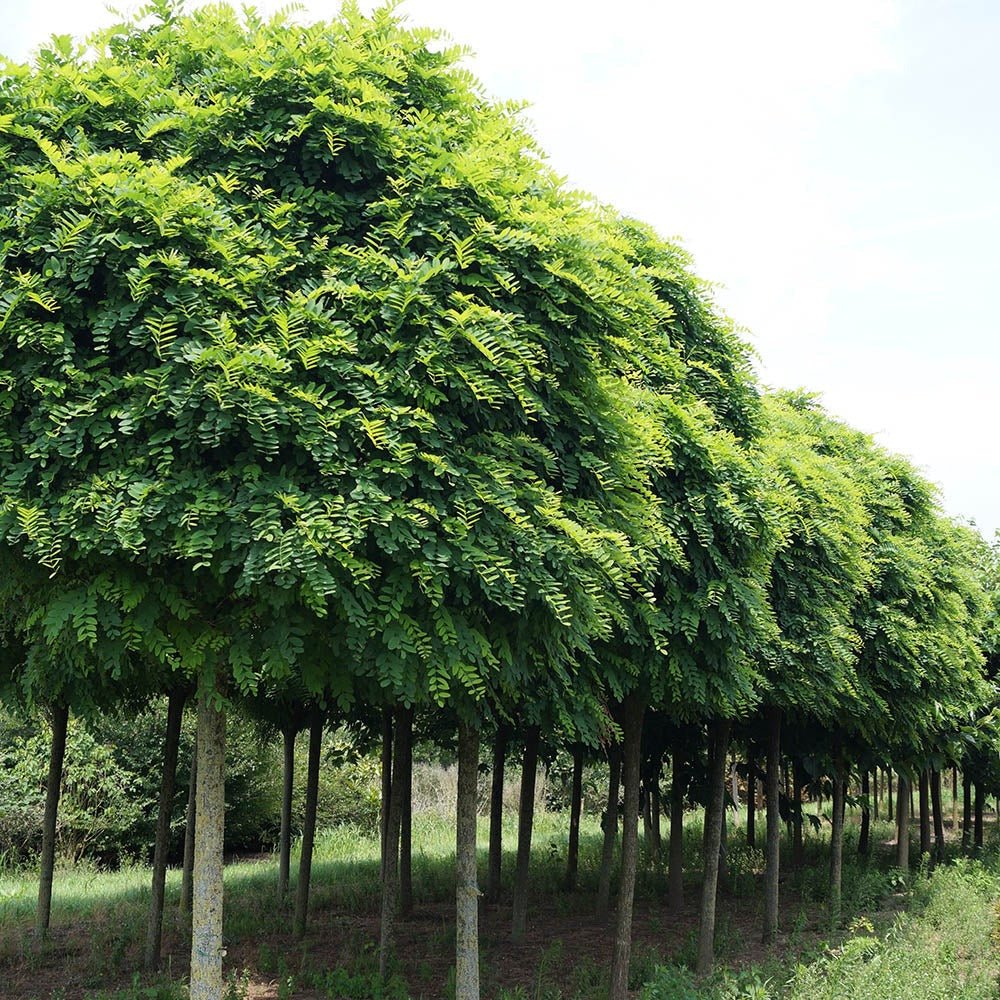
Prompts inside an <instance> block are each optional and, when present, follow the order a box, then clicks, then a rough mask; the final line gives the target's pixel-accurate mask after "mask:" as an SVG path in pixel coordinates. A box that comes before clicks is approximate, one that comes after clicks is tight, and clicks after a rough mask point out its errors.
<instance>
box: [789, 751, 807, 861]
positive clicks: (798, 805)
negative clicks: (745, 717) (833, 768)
mask: <svg viewBox="0 0 1000 1000" xmlns="http://www.w3.org/2000/svg"><path fill="white" fill-rule="evenodd" d="M802 785H803V781H802V765H801V763H798V762H796V763H794V764H793V765H792V801H791V802H790V803H789V807H790V808H789V813H790V815H791V819H792V867H793V868H795V869H796V870H798V869H800V868H801V867H802V866H803V864H805V860H806V845H805V841H804V839H803V835H802Z"/></svg>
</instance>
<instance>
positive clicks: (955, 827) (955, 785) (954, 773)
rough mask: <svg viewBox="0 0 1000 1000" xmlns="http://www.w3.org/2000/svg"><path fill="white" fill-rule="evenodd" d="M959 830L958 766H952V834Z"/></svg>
mask: <svg viewBox="0 0 1000 1000" xmlns="http://www.w3.org/2000/svg"><path fill="white" fill-rule="evenodd" d="M957 832H958V767H957V766H956V765H954V764H953V765H952V768H951V835H952V837H954V836H955V835H956V834H957Z"/></svg>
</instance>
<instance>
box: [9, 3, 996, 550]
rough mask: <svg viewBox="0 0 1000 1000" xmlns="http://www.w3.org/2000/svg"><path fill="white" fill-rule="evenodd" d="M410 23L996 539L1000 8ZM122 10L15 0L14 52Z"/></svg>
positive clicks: (307, 12) (548, 13) (449, 17)
mask: <svg viewBox="0 0 1000 1000" xmlns="http://www.w3.org/2000/svg"><path fill="white" fill-rule="evenodd" d="M118 6H119V7H122V8H124V7H127V5H126V4H118ZM258 6H259V7H260V8H261V9H264V10H273V9H275V8H277V7H280V6H284V5H283V4H280V3H273V2H263V3H260V4H258ZM365 6H371V5H370V4H366V5H365ZM303 8H304V10H303V13H302V14H301V15H300V16H302V17H308V18H315V17H323V16H331V15H332V14H333V13H334V12H335V11H336V9H337V4H335V3H316V2H312V3H306V4H304V5H303ZM402 10H403V12H404V13H405V14H406V15H407V16H408V18H409V19H410V21H411V22H412V23H414V24H421V25H424V24H426V25H432V26H435V27H443V28H446V29H447V30H448V31H449V32H450V33H451V35H452V36H453V37H454V39H455V40H456V41H458V42H461V43H463V44H467V45H468V46H469V47H470V48H471V49H472V50H473V51H474V55H473V56H471V57H470V60H469V65H470V67H471V68H472V69H473V70H474V71H475V72H476V73H477V74H478V75H479V77H480V78H481V79H482V80H483V81H484V83H485V84H486V87H487V89H488V90H489V91H490V92H491V93H493V94H494V95H496V96H497V97H514V98H522V99H526V100H528V101H529V102H530V103H531V108H530V110H529V111H528V116H529V118H530V120H531V122H532V127H533V130H534V132H535V134H536V136H537V137H538V139H539V141H540V142H541V145H542V146H543V147H544V148H545V149H546V150H547V151H548V153H549V155H550V159H551V163H552V165H553V166H554V167H555V169H556V170H558V171H559V172H560V173H561V174H564V175H566V176H567V177H568V179H569V181H570V182H571V183H572V185H573V186H575V187H582V188H585V189H586V190H589V191H591V192H593V193H594V194H595V195H596V196H597V197H599V198H600V199H601V200H603V201H607V202H611V203H613V204H614V205H616V206H617V207H618V208H620V209H622V210H623V211H626V212H628V213H630V214H632V215H635V216H637V217H640V218H642V219H645V220H646V221H648V222H650V223H652V224H653V225H655V226H656V227H657V228H658V229H659V230H660V231H661V232H662V233H663V234H665V235H671V236H679V237H680V238H681V239H682V240H683V242H684V243H685V244H686V246H687V247H688V248H689V249H690V250H691V251H692V252H693V254H694V255H695V259H696V265H697V270H698V272H699V274H701V275H702V276H703V277H706V278H709V279H710V280H712V281H715V282H718V283H719V285H720V286H721V287H720V288H719V292H718V301H719V303H720V305H721V306H722V308H724V309H725V310H726V312H728V313H729V314H730V315H731V316H732V317H733V318H734V319H735V320H736V321H737V322H738V323H739V324H740V325H741V326H742V327H744V328H745V329H746V331H747V335H748V336H749V338H750V340H751V341H752V343H753V344H754V347H755V349H756V350H757V352H758V353H759V355H760V364H759V368H760V372H761V377H762V378H763V380H764V381H765V382H766V383H767V384H769V385H775V386H805V387H807V388H809V389H812V390H816V391H818V392H820V393H821V394H822V395H823V398H824V400H825V402H826V405H827V407H828V408H829V409H830V410H831V411H832V412H833V413H835V414H837V415H838V416H841V417H843V418H844V419H846V420H848V421H850V422H851V423H853V424H854V425H856V426H857V427H860V428H862V429H863V430H866V431H869V432H872V433H874V434H876V436H877V437H878V439H879V440H880V441H881V442H882V443H884V444H885V445H887V446H888V447H890V448H893V449H894V450H897V451H901V452H903V453H905V454H907V455H909V456H910V457H911V458H913V459H914V460H915V461H916V462H917V463H918V464H919V465H920V466H922V467H923V468H924V469H925V470H926V472H927V473H928V474H929V475H930V477H931V478H932V479H933V480H934V481H935V482H937V483H938V484H940V486H941V488H942V490H943V495H944V502H945V506H946V508H947V509H948V510H949V511H950V512H952V513H954V514H956V515H958V516H961V517H966V518H973V519H975V520H976V522H977V523H978V524H979V526H980V528H981V529H982V530H983V531H984V533H987V534H992V532H993V531H994V530H995V529H997V528H1000V512H998V509H997V508H998V501H1000V448H998V447H997V446H996V439H997V436H998V431H1000V428H998V424H1000V421H998V420H997V417H996V408H997V403H998V396H1000V393H998V387H997V381H998V378H997V377H998V375H1000V338H998V332H1000V331H998V326H1000V321H998V306H997V305H996V304H995V302H994V299H996V298H997V293H996V285H997V276H998V274H1000V240H998V236H1000V184H998V179H1000V177H998V171H1000V129H998V128H997V111H996V107H995V102H996V95H997V94H998V93H1000V60H998V59H997V58H996V51H997V48H998V45H1000V4H997V3H996V2H995V0H906V2H905V3H904V2H902V0H899V2H897V0H840V2H839V3H837V4H818V3H811V2H805V0H760V2H757V3H749V2H747V0H699V2H695V3H692V2H690V0H684V2H681V0H646V2H642V0H617V2H615V3H608V2H606V0H605V2H602V3H599V4H598V3H588V2H581V0H576V2H572V0H504V2H503V3H500V2H486V0H407V2H405V3H404V4H403V7H402ZM110 19H111V18H110V15H109V14H108V13H106V11H105V10H104V5H103V3H102V2H100V0H72V2H66V0H18V2H16V3H15V2H13V0H0V52H3V53H4V54H6V55H9V56H13V57H15V58H24V57H25V56H26V55H27V54H28V53H29V52H30V50H31V49H32V48H33V47H35V46H36V45H37V44H38V43H39V42H41V41H42V40H43V39H44V38H45V37H46V36H47V35H48V34H50V33H51V32H53V31H58V32H73V33H85V32H86V31H88V30H90V29H91V28H93V27H95V26H97V25H98V24H101V23H104V22H107V21H109V20H110Z"/></svg>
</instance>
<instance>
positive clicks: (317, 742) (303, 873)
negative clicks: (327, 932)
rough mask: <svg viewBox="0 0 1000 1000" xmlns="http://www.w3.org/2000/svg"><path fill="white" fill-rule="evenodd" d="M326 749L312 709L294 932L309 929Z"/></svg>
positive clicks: (320, 719) (320, 717)
mask: <svg viewBox="0 0 1000 1000" xmlns="http://www.w3.org/2000/svg"><path fill="white" fill-rule="evenodd" d="M322 749H323V713H322V712H321V711H320V709H318V708H314V709H313V711H312V717H311V718H310V720H309V761H308V764H307V766H306V809H305V816H303V820H302V847H301V850H300V852H299V878H298V883H297V884H296V886H295V936H296V937H297V938H301V937H302V936H303V935H304V934H305V932H306V921H307V920H308V919H309V883H310V882H311V881H312V856H313V844H314V843H315V839H316V805H317V802H318V800H319V763H320V751H321V750H322Z"/></svg>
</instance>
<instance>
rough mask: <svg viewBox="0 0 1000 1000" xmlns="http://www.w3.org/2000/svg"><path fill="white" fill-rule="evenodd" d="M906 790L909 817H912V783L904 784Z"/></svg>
mask: <svg viewBox="0 0 1000 1000" xmlns="http://www.w3.org/2000/svg"><path fill="white" fill-rule="evenodd" d="M906 790H907V794H908V795H909V797H910V816H912V815H913V782H912V781H907V782H906Z"/></svg>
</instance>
